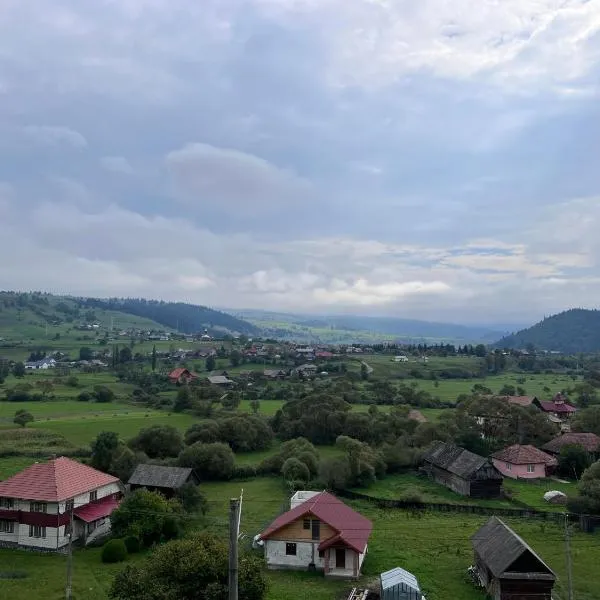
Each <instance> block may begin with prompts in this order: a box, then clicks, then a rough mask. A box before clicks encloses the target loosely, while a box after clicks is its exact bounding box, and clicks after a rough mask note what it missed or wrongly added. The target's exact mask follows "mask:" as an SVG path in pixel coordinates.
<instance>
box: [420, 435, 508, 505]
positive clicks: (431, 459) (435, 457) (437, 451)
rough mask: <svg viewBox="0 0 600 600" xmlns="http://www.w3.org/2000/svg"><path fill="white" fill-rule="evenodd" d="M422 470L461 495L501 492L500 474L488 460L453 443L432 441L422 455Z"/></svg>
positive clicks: (478, 495)
mask: <svg viewBox="0 0 600 600" xmlns="http://www.w3.org/2000/svg"><path fill="white" fill-rule="evenodd" d="M422 470H423V471H425V473H427V475H429V477H431V478H432V479H433V480H434V481H436V482H437V483H440V484H441V485H445V486H446V487H447V488H450V489H451V490H452V491H454V492H456V493H457V494H461V495H463V496H470V497H472V498H497V497H498V496H500V495H501V493H502V480H503V478H502V474H501V473H500V471H498V469H496V467H494V465H493V464H492V463H491V461H490V460H489V459H487V458H484V457H483V456H479V455H477V454H473V452H469V451H468V450H465V449H464V448H461V447H459V446H456V445H455V444H450V443H447V442H442V441H440V440H436V441H435V442H433V444H432V445H431V446H430V447H429V448H428V450H427V451H426V452H425V454H424V455H423V466H422Z"/></svg>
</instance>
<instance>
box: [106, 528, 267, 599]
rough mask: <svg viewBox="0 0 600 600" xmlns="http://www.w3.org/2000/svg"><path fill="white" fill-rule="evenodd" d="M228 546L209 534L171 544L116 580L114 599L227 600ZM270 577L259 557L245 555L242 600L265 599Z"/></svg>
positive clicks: (240, 582)
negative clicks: (268, 577) (265, 572)
mask: <svg viewBox="0 0 600 600" xmlns="http://www.w3.org/2000/svg"><path fill="white" fill-rule="evenodd" d="M228 564H229V563H228V547H227V544H226V543H225V542H224V541H222V540H220V539H219V538H217V537H216V536H215V535H212V534H209V533H197V534H194V535H193V536H191V537H189V538H186V539H182V540H175V541H172V542H168V543H166V544H164V545H162V546H160V547H159V548H157V549H156V550H155V551H154V552H153V553H152V554H150V555H149V557H148V558H147V559H146V560H145V561H144V562H141V563H137V564H135V565H128V566H127V567H125V569H123V570H122V571H121V572H120V573H118V574H117V576H116V577H115V579H114V582H113V584H112V586H111V589H110V592H109V596H110V598H113V599H114V600H227V598H228V589H227V582H228ZM266 592H267V579H266V576H265V574H264V569H263V568H262V561H261V560H260V558H258V557H256V556H253V555H249V554H243V553H242V554H241V556H240V559H239V571H238V597H239V600H263V599H264V598H265V596H266Z"/></svg>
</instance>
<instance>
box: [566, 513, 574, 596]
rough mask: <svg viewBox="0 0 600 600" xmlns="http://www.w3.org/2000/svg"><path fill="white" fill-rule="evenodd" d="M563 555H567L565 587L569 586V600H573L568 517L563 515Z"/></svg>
mask: <svg viewBox="0 0 600 600" xmlns="http://www.w3.org/2000/svg"><path fill="white" fill-rule="evenodd" d="M565 553H566V555H567V585H568V586H569V596H568V598H569V600H573V569H572V565H571V539H570V537H569V515H568V513H565Z"/></svg>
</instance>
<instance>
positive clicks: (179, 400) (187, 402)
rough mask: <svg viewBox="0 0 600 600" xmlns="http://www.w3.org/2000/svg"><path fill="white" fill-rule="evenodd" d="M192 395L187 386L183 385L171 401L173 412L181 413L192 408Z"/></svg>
mask: <svg viewBox="0 0 600 600" xmlns="http://www.w3.org/2000/svg"><path fill="white" fill-rule="evenodd" d="M192 400H193V394H192V391H191V390H190V388H189V386H187V385H183V386H181V387H180V388H179V389H178V390H177V395H176V396H175V400H174V401H173V410H174V411H175V412H182V411H184V410H187V409H188V408H192Z"/></svg>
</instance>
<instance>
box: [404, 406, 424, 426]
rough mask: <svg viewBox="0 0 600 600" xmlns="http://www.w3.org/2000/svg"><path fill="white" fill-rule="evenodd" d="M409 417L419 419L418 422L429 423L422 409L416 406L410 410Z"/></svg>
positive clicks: (412, 419)
mask: <svg viewBox="0 0 600 600" xmlns="http://www.w3.org/2000/svg"><path fill="white" fill-rule="evenodd" d="M408 418H409V419H410V420H411V421H417V422H418V423H427V417H426V416H425V415H424V414H423V413H422V412H421V411H420V410H417V409H416V408H411V409H410V410H409V411H408Z"/></svg>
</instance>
